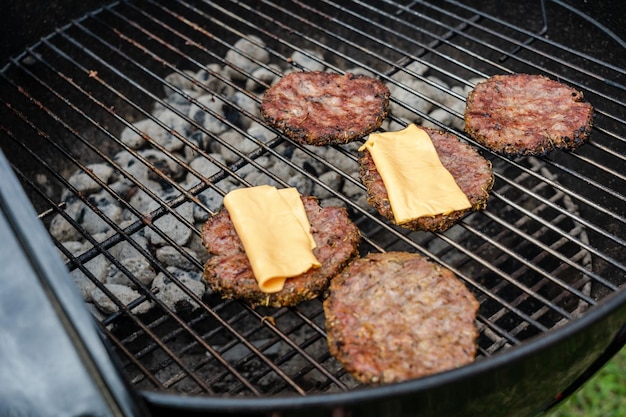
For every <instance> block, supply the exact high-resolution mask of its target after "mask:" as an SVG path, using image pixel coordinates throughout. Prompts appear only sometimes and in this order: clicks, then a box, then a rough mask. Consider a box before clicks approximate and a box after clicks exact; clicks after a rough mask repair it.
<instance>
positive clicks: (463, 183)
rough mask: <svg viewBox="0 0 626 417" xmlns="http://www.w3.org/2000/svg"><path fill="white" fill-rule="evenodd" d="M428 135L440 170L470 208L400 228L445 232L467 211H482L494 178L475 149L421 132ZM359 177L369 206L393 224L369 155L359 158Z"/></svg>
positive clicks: (431, 131)
mask: <svg viewBox="0 0 626 417" xmlns="http://www.w3.org/2000/svg"><path fill="white" fill-rule="evenodd" d="M422 129H424V130H425V131H426V133H428V136H429V137H430V139H431V141H432V142H433V145H434V146H435V149H436V150H437V155H438V156H439V160H440V161H441V163H442V164H443V166H444V167H445V168H446V169H447V170H448V171H449V172H450V174H452V176H453V177H454V180H455V181H456V183H457V185H458V186H459V188H460V189H461V191H463V193H464V194H465V195H466V196H467V198H468V200H469V201H470V203H471V205H472V207H471V208H469V209H467V210H457V211H453V212H451V213H447V214H437V215H435V216H423V217H419V218H417V219H415V220H411V221H410V222H408V223H403V224H402V226H403V227H405V228H407V229H411V230H422V231H444V230H446V229H449V228H450V227H451V226H452V225H454V224H455V223H456V222H458V221H459V220H461V218H462V217H463V216H465V215H466V214H467V213H468V212H470V211H475V210H482V209H484V208H485V207H486V205H487V198H488V197H489V192H490V191H491V188H492V187H493V182H494V177H493V171H492V169H491V163H490V162H489V161H487V160H486V159H485V158H483V157H482V156H481V155H480V154H479V153H478V151H476V149H474V148H473V147H471V146H470V145H468V144H466V143H463V142H461V141H460V140H459V138H458V137H457V136H456V135H453V134H451V133H445V132H441V131H438V130H435V129H431V128H422ZM359 177H360V179H361V182H363V184H364V185H365V187H366V188H367V200H368V202H369V203H370V204H371V205H372V206H373V207H374V208H376V210H378V212H379V213H380V214H381V215H382V216H384V217H385V218H387V219H388V220H390V221H391V222H394V216H393V210H392V208H391V205H390V204H389V196H388V194H387V189H386V188H385V184H384V183H383V180H382V177H381V176H380V173H379V172H378V170H377V169H376V165H375V164H374V159H373V158H372V156H371V154H370V153H369V152H368V151H367V150H364V151H363V153H362V154H361V155H360V157H359Z"/></svg>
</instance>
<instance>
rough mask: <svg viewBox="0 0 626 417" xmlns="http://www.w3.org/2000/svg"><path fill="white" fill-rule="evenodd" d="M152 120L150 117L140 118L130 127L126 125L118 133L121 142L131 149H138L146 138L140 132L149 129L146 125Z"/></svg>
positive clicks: (151, 122)
mask: <svg viewBox="0 0 626 417" xmlns="http://www.w3.org/2000/svg"><path fill="white" fill-rule="evenodd" d="M153 123H154V122H153V121H152V120H150V119H141V120H137V121H136V122H134V123H133V124H132V125H133V126H132V127H130V126H126V127H125V128H124V130H122V133H121V134H120V140H121V141H122V143H123V144H125V145H127V146H128V147H130V148H132V149H139V148H141V147H142V146H143V145H145V143H146V140H145V139H144V137H143V135H142V133H143V132H146V131H148V130H149V128H148V125H151V124H153Z"/></svg>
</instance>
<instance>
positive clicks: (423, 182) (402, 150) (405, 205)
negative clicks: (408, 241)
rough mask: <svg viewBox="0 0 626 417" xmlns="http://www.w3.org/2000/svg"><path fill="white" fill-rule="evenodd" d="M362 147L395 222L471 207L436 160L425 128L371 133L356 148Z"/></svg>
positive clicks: (434, 151) (412, 125)
mask: <svg viewBox="0 0 626 417" xmlns="http://www.w3.org/2000/svg"><path fill="white" fill-rule="evenodd" d="M364 149H367V150H368V151H369V152H370V154H371V155H372V158H373V160H374V164H375V165H376V170H377V171H378V172H379V173H380V176H381V177H382V180H383V183H384V184H385V188H386V189H387V193H388V194H389V204H390V205H391V209H392V211H393V215H394V220H395V222H396V223H397V224H403V223H407V222H409V221H411V220H414V219H417V218H419V217H423V216H435V215H437V214H448V213H451V212H453V211H456V210H464V209H468V208H470V207H471V206H472V205H471V203H470V202H469V200H468V199H467V196H466V195H465V194H464V193H463V191H461V189H460V188H459V186H458V185H457V183H456V182H455V181H454V177H453V176H452V174H450V172H449V171H448V170H447V169H446V168H445V167H444V166H443V164H442V163H441V161H440V160H439V155H437V151H436V149H435V146H434V145H433V143H432V141H431V140H430V137H429V136H428V134H427V133H426V131H424V130H423V129H420V128H419V127H417V126H416V125H414V124H410V125H408V126H407V127H406V128H405V129H403V130H400V131H397V132H385V133H371V134H370V135H369V138H368V139H367V141H366V142H365V143H364V144H363V146H361V148H360V149H359V150H360V151H363V150H364Z"/></svg>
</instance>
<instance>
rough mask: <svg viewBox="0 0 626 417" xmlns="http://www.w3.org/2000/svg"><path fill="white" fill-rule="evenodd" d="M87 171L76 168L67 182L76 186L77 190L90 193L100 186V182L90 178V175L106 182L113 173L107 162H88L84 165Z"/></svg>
mask: <svg viewBox="0 0 626 417" xmlns="http://www.w3.org/2000/svg"><path fill="white" fill-rule="evenodd" d="M85 168H86V169H87V170H88V171H89V172H85V171H81V170H77V171H76V172H75V173H74V174H72V176H71V177H70V178H69V179H68V181H69V183H70V184H71V185H72V186H73V187H74V188H76V190H77V191H79V192H81V193H85V194H90V193H93V192H95V191H98V190H100V189H101V188H102V186H101V185H100V184H98V183H97V182H96V180H94V179H93V178H92V175H93V176H95V177H97V178H98V179H100V180H101V181H102V182H103V183H105V184H107V183H108V182H109V179H110V178H111V176H112V175H113V167H112V166H111V165H109V164H106V163H102V164H90V165H87V166H86V167H85Z"/></svg>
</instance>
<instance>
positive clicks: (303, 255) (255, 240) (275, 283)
mask: <svg viewBox="0 0 626 417" xmlns="http://www.w3.org/2000/svg"><path fill="white" fill-rule="evenodd" d="M224 206H225V207H226V209H227V210H228V213H229V214H230V218H231V220H232V222H233V224H234V226H235V230H236V231H237V234H238V235H239V238H240V239H241V242H242V244H243V247H244V249H245V251H246V255H247V257H248V260H249V261H250V265H251V266H252V271H253V272H254V276H255V277H256V280H257V282H258V283H259V288H260V289H261V291H263V292H267V293H274V292H278V291H280V290H282V289H283V286H284V285H285V280H286V279H287V278H289V277H293V276H296V275H300V274H303V273H305V272H306V271H308V270H309V269H311V268H312V267H319V266H321V264H320V262H319V261H318V260H317V258H316V257H315V255H314V254H313V249H314V248H315V247H316V244H315V240H314V239H313V236H312V235H311V232H310V229H311V225H310V224H309V219H308V218H307V215H306V211H305V210H304V204H303V203H302V200H301V199H300V193H298V190H297V189H295V188H283V189H280V190H279V189H277V188H275V187H272V186H269V185H261V186H258V187H251V188H240V189H237V190H233V191H231V192H229V193H228V194H227V195H226V196H225V197H224Z"/></svg>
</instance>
